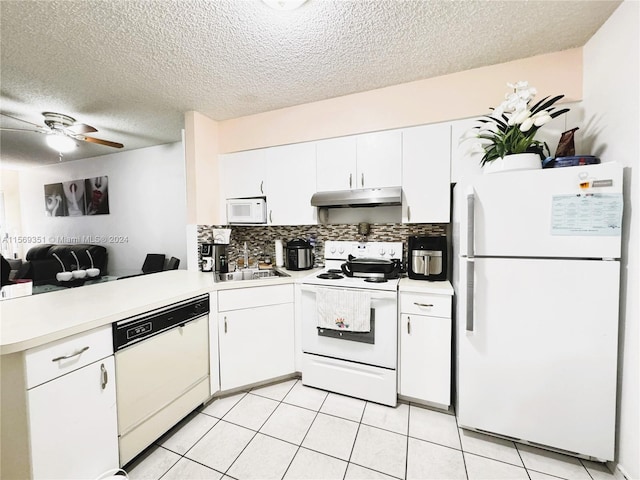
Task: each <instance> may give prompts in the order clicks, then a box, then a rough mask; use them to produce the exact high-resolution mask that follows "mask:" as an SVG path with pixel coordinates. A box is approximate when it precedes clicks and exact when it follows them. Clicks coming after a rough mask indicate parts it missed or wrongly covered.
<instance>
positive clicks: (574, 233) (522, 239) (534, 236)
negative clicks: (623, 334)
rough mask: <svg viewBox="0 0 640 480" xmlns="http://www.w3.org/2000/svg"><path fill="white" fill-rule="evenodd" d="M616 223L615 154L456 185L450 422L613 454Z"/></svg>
mask: <svg viewBox="0 0 640 480" xmlns="http://www.w3.org/2000/svg"><path fill="white" fill-rule="evenodd" d="M621 223H622V168H621V167H620V166H619V165H618V164H616V163H603V164H600V165H592V166H584V167H582V166H580V167H565V168H556V169H545V170H534V171H516V172H509V173H506V172H505V173H495V174H487V175H480V176H477V177H475V179H473V181H472V183H471V184H469V185H464V184H461V183H459V184H458V185H456V187H455V189H454V216H453V228H452V230H453V239H454V272H453V283H454V288H455V295H456V355H457V414H458V419H459V424H460V426H462V427H463V428H468V429H473V430H477V431H481V432H486V433H490V434H495V435H499V436H503V437H507V438H510V439H513V440H516V441H520V442H524V443H529V444H532V445H537V446H543V447H548V448H550V449H553V450H558V451H562V452H566V453H569V454H572V455H577V456H581V457H585V458H592V459H597V460H601V461H605V460H613V458H614V437H615V417H616V375H617V353H618V308H619V284H620V264H619V261H618V260H619V258H620V245H621Z"/></svg>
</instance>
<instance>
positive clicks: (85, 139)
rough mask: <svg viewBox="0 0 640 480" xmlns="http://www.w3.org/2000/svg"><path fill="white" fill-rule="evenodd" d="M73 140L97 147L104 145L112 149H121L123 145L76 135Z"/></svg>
mask: <svg viewBox="0 0 640 480" xmlns="http://www.w3.org/2000/svg"><path fill="white" fill-rule="evenodd" d="M75 138H77V139H78V140H84V141H85V142H89V143H97V144H99V145H106V146H107V147H113V148H122V147H124V145H123V144H121V143H117V142H110V141H109V140H101V139H100V138H94V137H85V136H84V135H78V136H77V137H75Z"/></svg>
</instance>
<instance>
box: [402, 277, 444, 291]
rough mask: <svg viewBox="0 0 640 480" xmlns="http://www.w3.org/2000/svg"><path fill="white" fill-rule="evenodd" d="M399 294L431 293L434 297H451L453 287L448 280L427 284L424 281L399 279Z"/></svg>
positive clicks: (427, 282)
mask: <svg viewBox="0 0 640 480" xmlns="http://www.w3.org/2000/svg"><path fill="white" fill-rule="evenodd" d="M398 291H400V292H417V293H433V294H436V295H453V287H452V286H451V283H450V282H449V281H448V280H445V281H442V282H429V281H426V280H412V279H410V278H402V279H400V284H399V285H398Z"/></svg>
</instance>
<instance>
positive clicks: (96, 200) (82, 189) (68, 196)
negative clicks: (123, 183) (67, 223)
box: [44, 176, 109, 217]
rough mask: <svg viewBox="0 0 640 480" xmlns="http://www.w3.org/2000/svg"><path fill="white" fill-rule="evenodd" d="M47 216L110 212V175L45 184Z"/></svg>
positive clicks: (76, 215)
mask: <svg viewBox="0 0 640 480" xmlns="http://www.w3.org/2000/svg"><path fill="white" fill-rule="evenodd" d="M44 205H45V214H46V215H47V217H78V216H81V215H106V214H108V213H109V177H107V176H104V177H91V178H85V179H83V180H71V181H69V182H61V183H50V184H48V185H45V186H44Z"/></svg>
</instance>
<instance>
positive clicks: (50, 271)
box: [15, 243, 108, 284]
mask: <svg viewBox="0 0 640 480" xmlns="http://www.w3.org/2000/svg"><path fill="white" fill-rule="evenodd" d="M87 250H88V251H89V253H90V254H91V258H93V266H94V267H95V268H99V269H100V275H105V274H106V273H107V259H108V255H107V249H106V248H105V247H103V246H102V245H91V244H86V243H78V244H72V245H53V244H44V245H37V246H35V247H31V248H30V249H29V251H28V252H27V255H26V256H25V260H26V261H25V262H23V264H22V266H21V267H20V270H19V271H18V272H17V273H16V275H15V279H16V280H17V279H24V278H30V279H32V280H33V283H34V284H43V283H51V282H55V281H56V273H58V272H61V271H62V266H61V265H60V262H59V261H58V260H56V258H55V257H54V255H53V254H54V253H55V254H56V255H57V256H58V258H60V260H61V261H62V263H63V264H64V268H65V270H66V271H68V272H70V271H72V270H76V269H87V268H90V267H91V260H90V259H89V255H88V254H87ZM71 252H74V253H75V254H76V256H77V257H78V262H76V259H75V257H74V256H73V255H72V254H71ZM77 263H80V265H77Z"/></svg>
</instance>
